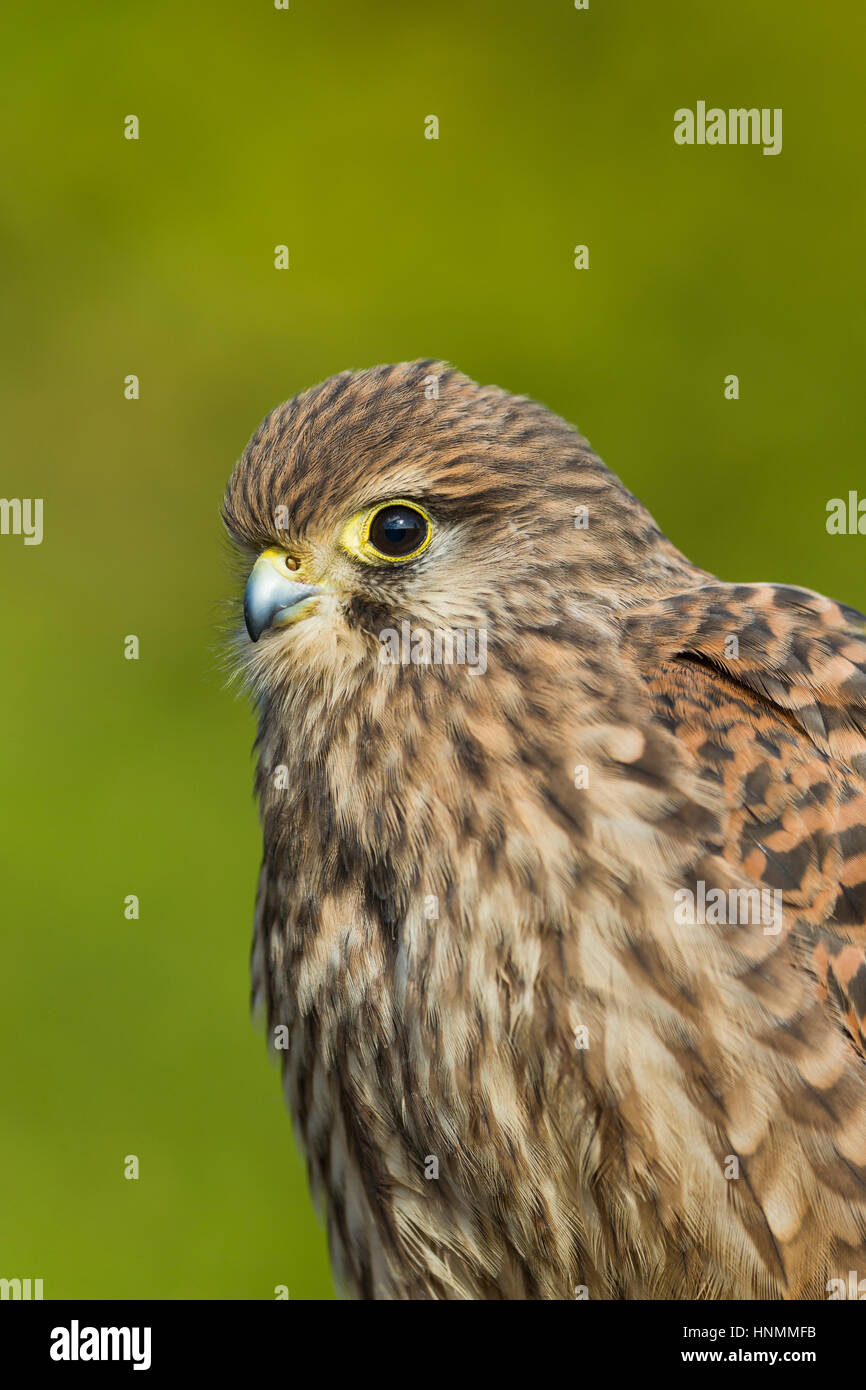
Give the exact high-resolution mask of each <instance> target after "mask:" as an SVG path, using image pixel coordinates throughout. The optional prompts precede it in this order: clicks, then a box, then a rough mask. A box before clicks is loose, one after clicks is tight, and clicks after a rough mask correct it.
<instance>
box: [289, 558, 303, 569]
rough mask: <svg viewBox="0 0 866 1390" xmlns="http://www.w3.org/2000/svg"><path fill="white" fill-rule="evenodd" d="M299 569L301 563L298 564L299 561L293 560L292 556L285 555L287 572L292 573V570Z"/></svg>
mask: <svg viewBox="0 0 866 1390" xmlns="http://www.w3.org/2000/svg"><path fill="white" fill-rule="evenodd" d="M300 568H301V562H300V560H296V559H295V558H294V556H293V555H287V556H286V569H287V570H292V571H294V570H299V569H300Z"/></svg>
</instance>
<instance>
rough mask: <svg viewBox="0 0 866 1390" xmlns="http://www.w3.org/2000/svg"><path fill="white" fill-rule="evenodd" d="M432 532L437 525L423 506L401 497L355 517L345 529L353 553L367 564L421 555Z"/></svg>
mask: <svg viewBox="0 0 866 1390" xmlns="http://www.w3.org/2000/svg"><path fill="white" fill-rule="evenodd" d="M432 535H433V524H432V522H431V520H430V517H429V516H428V515H427V513H426V512H425V511H424V509H423V507H421V506H419V504H418V503H417V502H407V501H405V500H404V499H403V498H402V497H398V498H395V499H394V501H393V502H384V503H379V504H378V505H377V506H375V507H371V508H369V510H368V511H366V512H360V513H359V514H358V516H355V517H353V518H352V520H351V521H350V522H349V524H348V526H346V528H345V530H344V531H343V536H342V542H343V545H344V547H345V548H346V550H348V551H349V552H350V554H352V555H354V556H355V558H356V559H358V560H364V561H366V562H367V564H377V563H378V562H380V561H382V560H387V561H389V562H390V563H392V564H395V563H397V562H399V561H401V560H413V559H414V558H415V556H416V555H420V554H421V552H422V551H423V550H426V549H427V546H428V545H429V544H430V541H431V538H432Z"/></svg>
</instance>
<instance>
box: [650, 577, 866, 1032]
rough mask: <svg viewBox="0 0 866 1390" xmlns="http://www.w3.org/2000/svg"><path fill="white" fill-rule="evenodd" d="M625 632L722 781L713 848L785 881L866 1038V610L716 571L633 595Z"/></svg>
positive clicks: (841, 1009)
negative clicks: (668, 592) (649, 600)
mask: <svg viewBox="0 0 866 1390" xmlns="http://www.w3.org/2000/svg"><path fill="white" fill-rule="evenodd" d="M623 633H624V639H623V640H624V647H625V649H626V650H627V651H628V652H629V654H630V655H631V658H632V659H633V661H634V662H635V664H636V666H637V669H638V670H639V672H640V674H641V677H642V679H643V680H644V682H645V684H646V687H647V690H648V693H649V696H650V699H651V701H652V705H653V710H654V717H655V718H656V720H657V721H658V722H659V723H660V724H661V725H662V726H663V727H665V728H666V729H667V730H668V731H669V732H670V733H671V734H672V735H673V736H674V737H675V738H676V740H677V743H678V745H679V747H680V749H681V751H682V754H683V756H684V757H685V758H686V759H687V760H688V761H690V762H691V763H692V764H693V765H694V766H695V767H696V768H697V769H698V770H699V772H700V775H701V778H702V779H703V781H704V782H705V784H707V785H708V786H711V787H714V788H715V789H716V790H717V800H718V804H719V805H720V806H721V831H722V840H721V843H720V844H719V845H718V849H719V851H720V852H721V853H722V855H723V856H724V857H725V859H727V860H728V862H729V863H731V864H732V866H734V867H736V868H737V869H739V870H740V871H743V872H745V873H746V874H747V876H748V878H749V879H750V880H752V881H754V882H756V883H757V884H759V885H760V886H761V887H762V888H766V889H770V890H772V891H773V892H774V893H776V894H778V895H779V896H780V900H781V902H782V904H783V906H784V912H785V917H786V922H787V923H796V930H797V932H798V934H799V937H800V939H801V940H803V941H804V942H806V943H807V945H808V951H809V954H810V965H811V968H813V969H814V970H815V973H816V974H817V976H818V978H819V981H820V983H821V986H822V988H823V989H825V990H826V992H827V995H828V1003H829V1004H830V1007H832V1008H834V1009H835V1010H837V1011H838V1013H839V1015H840V1016H841V1018H842V1019H843V1020H844V1022H845V1025H846V1027H847V1028H848V1030H849V1032H850V1034H851V1036H852V1037H853V1039H854V1040H855V1042H856V1043H857V1044H858V1046H859V1047H860V1048H861V1049H866V618H864V616H863V614H862V613H859V612H858V611H857V610H855V609H853V608H850V607H847V606H845V605H843V604H840V603H836V602H834V601H832V600H830V599H827V598H824V597H823V596H822V595H819V594H816V593H813V592H811V591H808V590H804V589H800V588H793V587H788V586H785V585H778V584H737V585H728V584H722V583H712V584H705V585H701V586H699V587H696V588H694V589H692V590H689V591H686V592H683V593H679V594H674V595H672V596H669V597H667V598H664V599H662V600H660V601H658V602H656V603H653V604H650V605H646V606H644V607H642V608H637V609H634V610H631V611H630V613H629V615H628V617H627V618H626V620H625V622H624V624H623Z"/></svg>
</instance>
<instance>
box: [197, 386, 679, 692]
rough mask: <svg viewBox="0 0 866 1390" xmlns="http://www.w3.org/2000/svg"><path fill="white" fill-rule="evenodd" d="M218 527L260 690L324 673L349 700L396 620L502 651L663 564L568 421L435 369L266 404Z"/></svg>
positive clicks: (652, 533)
mask: <svg viewBox="0 0 866 1390" xmlns="http://www.w3.org/2000/svg"><path fill="white" fill-rule="evenodd" d="M224 518H225V522H226V525H227V527H228V530H229V533H230V535H231V536H232V538H233V539H234V541H235V542H236V543H237V545H238V546H239V547H240V548H241V550H242V552H243V554H244V557H245V561H246V573H247V575H248V578H247V580H246V589H245V596H244V617H245V625H246V633H247V636H246V637H244V638H243V643H242V648H243V650H242V656H243V660H244V662H245V664H246V666H247V669H248V672H249V673H250V675H251V676H252V677H253V680H254V683H255V684H257V685H261V684H264V685H266V686H269V685H273V683H274V682H279V681H282V680H289V681H291V680H297V678H298V677H299V676H300V675H304V676H307V677H309V676H310V674H311V672H318V673H319V675H320V676H321V675H322V674H323V673H324V671H326V670H328V671H330V674H331V677H332V678H334V679H335V680H336V682H337V684H338V685H342V686H344V687H345V688H346V689H348V688H349V687H350V686H351V683H352V674H353V673H355V674H356V675H357V674H359V673H361V672H362V671H364V672H369V670H370V666H371V663H373V664H376V663H378V662H379V659H380V657H381V652H382V643H383V641H385V640H386V637H385V636H383V634H390V633H399V632H401V631H402V630H403V625H405V624H406V623H408V624H409V626H410V630H411V631H412V632H415V631H417V630H423V631H428V632H431V633H435V632H437V631H443V630H444V631H451V632H454V631H457V632H466V631H470V630H474V631H484V632H485V633H488V632H489V634H490V640H491V644H495V643H500V644H507V643H508V642H509V641H512V640H515V639H517V638H518V637H519V634H520V632H521V631H523V630H525V629H526V628H527V627H532V628H545V627H552V626H554V625H556V624H557V622H559V621H561V619H562V617H563V606H564V605H572V604H575V603H579V602H581V601H583V603H584V604H585V603H586V602H587V601H588V598H589V597H590V596H592V598H594V599H595V600H598V601H600V602H601V603H602V604H610V603H614V604H616V603H618V602H619V601H620V597H619V596H621V595H622V596H627V595H628V593H629V588H630V581H629V576H630V575H633V576H634V577H635V578H637V576H638V574H639V575H640V582H641V583H642V584H646V583H647V582H651V577H652V572H653V566H655V567H658V566H659V565H661V567H662V568H664V565H665V564H666V563H667V560H666V555H667V552H670V554H671V555H675V554H676V552H674V551H673V548H672V547H670V546H669V545H668V543H667V542H666V541H664V539H663V538H662V537H660V535H659V533H658V531H657V529H656V528H655V526H654V524H653V523H652V519H651V518H650V517H649V516H648V514H647V513H646V512H645V511H644V509H643V508H642V507H641V506H640V504H638V503H637V502H636V501H635V499H634V498H632V497H631V496H630V494H628V493H627V492H626V491H625V489H623V488H622V486H621V484H619V483H618V481H617V480H616V479H615V478H614V477H613V475H612V474H610V473H609V472H608V470H607V469H606V468H605V467H604V465H603V464H602V463H601V461H600V460H599V459H597V458H596V456H595V455H594V454H593V453H592V452H591V450H590V449H589V446H588V445H587V444H586V441H585V440H583V439H582V438H581V436H580V435H579V434H578V433H577V432H576V431H575V430H574V429H573V428H572V427H571V426H570V425H567V424H566V423H565V422H564V421H563V420H561V419H559V418H558V417H557V416H555V415H553V414H551V413H550V412H549V411H547V410H546V409H544V407H542V406H540V405H538V404H536V403H535V402H533V401H530V400H528V399H526V398H524V397H515V396H511V395H509V394H508V393H506V392H504V391H502V390H500V389H498V388H496V387H489V386H478V385H477V384H476V383H475V382H473V381H470V380H469V379H468V378H467V377H465V376H463V375H462V374H461V373H459V372H457V371H455V370H454V369H453V368H451V367H449V366H447V365H446V364H445V363H442V362H436V361H433V360H428V361H421V362H412V363H402V364H399V365H397V366H388V367H377V368H372V369H370V370H368V371H362V372H358V373H351V372H343V373H341V374H340V375H339V376H335V377H332V378H331V379H330V380H328V381H326V382H325V383H324V384H322V385H321V386H317V387H314V388H312V389H311V390H309V391H305V392H303V393H302V394H300V395H298V396H296V397H295V398H294V399H293V400H291V401H289V402H287V403H286V404H284V405H281V406H279V407H278V408H277V409H276V410H274V411H273V412H272V413H271V414H270V415H269V416H268V417H267V418H266V420H265V421H264V422H263V424H262V425H261V426H260V428H259V429H258V430H257V432H256V434H255V435H254V436H253V438H252V440H251V441H250V443H249V445H248V446H247V449H246V451H245V453H244V455H243V457H242V458H241V460H240V462H239V463H238V464H237V467H236V468H235V470H234V473H233V475H232V477H231V479H230V481H229V484H228V488H227V491H226V496H225V503H224ZM650 547H651V548H652V551H653V564H652V565H648V564H647V559H646V552H647V551H648V548H650ZM665 548H667V549H665ZM623 601H624V600H623Z"/></svg>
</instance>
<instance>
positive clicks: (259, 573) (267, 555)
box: [244, 547, 324, 642]
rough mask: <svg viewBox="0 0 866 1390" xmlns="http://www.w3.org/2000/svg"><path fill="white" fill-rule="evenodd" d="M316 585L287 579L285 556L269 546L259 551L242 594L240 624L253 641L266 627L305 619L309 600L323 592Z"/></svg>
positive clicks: (255, 640)
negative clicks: (243, 623) (242, 609)
mask: <svg viewBox="0 0 866 1390" xmlns="http://www.w3.org/2000/svg"><path fill="white" fill-rule="evenodd" d="M323 592H324V591H323V589H322V587H321V586H320V585H318V584H301V583H299V582H298V580H296V579H290V578H289V573H288V571H287V570H286V555H285V552H284V551H282V550H278V549H276V547H272V548H271V549H269V550H263V551H262V553H261V555H260V556H259V558H258V559H257V560H256V563H255V564H254V565H253V568H252V570H251V572H250V577H249V579H248V580H247V587H246V591H245V593H244V622H245V623H246V625H247V632H248V633H249V634H250V639H251V640H252V641H253V642H258V640H259V638H260V637H261V635H262V633H263V632H264V631H265V630H266V629H267V628H269V627H287V626H288V624H289V623H295V622H297V621H298V619H299V618H305V617H306V616H307V614H308V613H309V611H310V608H311V607H312V603H311V602H309V600H313V599H315V598H316V596H317V595H318V594H321V593H323Z"/></svg>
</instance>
